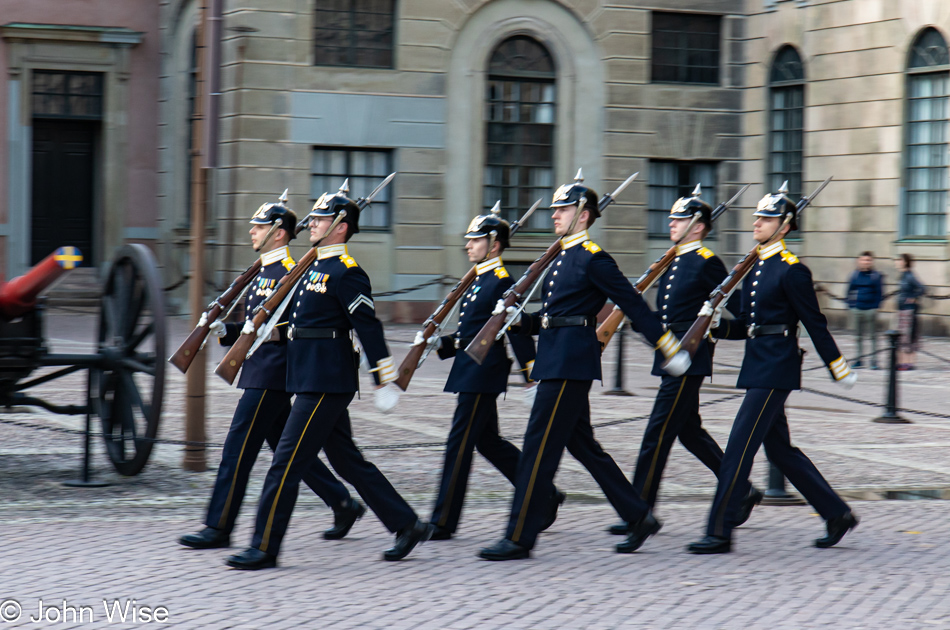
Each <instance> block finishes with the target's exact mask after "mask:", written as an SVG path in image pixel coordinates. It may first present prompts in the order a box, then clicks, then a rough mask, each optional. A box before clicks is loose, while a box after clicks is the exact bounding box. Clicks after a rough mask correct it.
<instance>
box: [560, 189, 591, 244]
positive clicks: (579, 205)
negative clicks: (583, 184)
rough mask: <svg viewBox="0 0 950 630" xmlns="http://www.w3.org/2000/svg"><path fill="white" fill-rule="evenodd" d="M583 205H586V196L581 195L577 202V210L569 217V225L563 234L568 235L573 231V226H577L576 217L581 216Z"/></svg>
mask: <svg viewBox="0 0 950 630" xmlns="http://www.w3.org/2000/svg"><path fill="white" fill-rule="evenodd" d="M585 205H587V197H581V200H580V201H578V202H577V210H576V211H575V212H574V218H573V219H571V225H570V227H568V228H567V234H565V235H564V236H570V235H572V234H573V233H574V228H576V227H577V218H578V217H580V216H581V212H582V211H583V210H584V206H585Z"/></svg>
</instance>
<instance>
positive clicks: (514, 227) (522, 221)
mask: <svg viewBox="0 0 950 630" xmlns="http://www.w3.org/2000/svg"><path fill="white" fill-rule="evenodd" d="M543 199H544V197H541V198H540V199H538V200H537V201H535V202H534V203H533V204H531V207H530V208H528V211H527V212H525V213H524V215H523V216H522V217H521V218H520V219H518V220H517V221H515V223H514V225H512V226H511V234H514V233H515V232H517V231H518V229H519V228H521V226H522V225H524V224H525V223H527V222H528V219H530V218H531V215H532V214H534V211H535V210H537V209H538V208H539V207H540V206H541V201H542V200H543Z"/></svg>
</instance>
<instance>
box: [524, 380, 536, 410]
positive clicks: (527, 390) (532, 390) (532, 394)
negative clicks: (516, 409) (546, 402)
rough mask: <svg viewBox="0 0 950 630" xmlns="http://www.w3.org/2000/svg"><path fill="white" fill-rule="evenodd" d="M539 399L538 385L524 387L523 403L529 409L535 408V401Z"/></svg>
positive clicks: (531, 384) (529, 384) (530, 384)
mask: <svg viewBox="0 0 950 630" xmlns="http://www.w3.org/2000/svg"><path fill="white" fill-rule="evenodd" d="M537 397H538V384H537V383H528V384H527V385H525V386H524V393H523V394H522V397H521V402H523V403H524V404H526V405H527V406H528V408H529V409H531V408H532V407H534V399H535V398H537Z"/></svg>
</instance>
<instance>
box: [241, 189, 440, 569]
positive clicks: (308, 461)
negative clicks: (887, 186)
mask: <svg viewBox="0 0 950 630" xmlns="http://www.w3.org/2000/svg"><path fill="white" fill-rule="evenodd" d="M344 212H345V213H346V214H345V215H344V218H343V219H342V221H341V222H340V223H339V224H338V225H336V227H335V228H334V229H333V230H332V231H331V232H330V233H329V234H327V235H326V237H325V238H323V240H322V241H321V246H320V247H319V248H318V249H317V260H316V261H314V263H313V264H312V265H311V267H310V268H309V269H308V270H307V272H306V273H305V274H304V276H303V277H302V278H301V280H300V282H299V283H298V285H297V287H295V288H294V293H292V294H291V296H292V299H291V302H290V325H289V330H288V331H287V338H288V340H289V344H288V350H287V390H288V391H291V392H293V393H295V394H296V395H297V397H296V399H295V400H294V404H293V408H292V409H291V411H290V417H289V418H288V420H287V426H286V427H285V428H284V432H283V434H282V435H281V438H280V443H279V444H278V445H277V449H276V451H275V452H274V460H273V463H272V464H271V467H270V470H268V471H267V478H266V479H265V481H264V489H263V492H262V494H261V501H260V504H259V505H258V509H257V522H256V526H255V530H254V536H253V538H252V539H251V547H250V548H248V549H246V550H245V551H244V552H242V553H240V554H237V555H234V556H231V557H230V558H229V559H228V564H229V565H230V566H232V567H235V568H238V569H252V570H253V569H264V568H268V567H273V566H276V565H277V555H278V553H279V552H280V545H281V542H282V540H283V537H284V534H285V532H286V531H287V525H288V524H289V522H290V515H291V513H292V512H293V509H294V504H295V502H296V500H297V489H298V486H299V482H300V479H301V475H302V474H303V472H304V471H306V470H307V469H308V468H309V467H310V466H311V465H312V462H313V461H314V460H315V459H316V458H317V454H318V453H319V452H320V449H326V453H327V458H328V459H329V460H330V464H331V465H332V466H333V468H334V470H336V472H337V473H338V474H339V475H340V476H341V477H343V479H344V480H346V481H347V482H349V483H350V484H351V485H353V486H354V487H355V488H356V491H357V492H359V494H360V496H361V497H363V499H364V500H365V501H366V503H367V505H369V507H370V509H372V510H373V512H375V513H376V515H377V516H378V517H379V518H380V520H381V521H382V522H383V524H384V525H385V526H386V527H387V529H389V531H391V532H394V533H395V534H396V543H395V545H394V546H393V547H392V548H390V549H387V550H386V552H385V553H384V554H383V556H384V558H385V559H386V560H400V559H402V558H404V557H405V556H406V555H408V554H409V552H410V551H412V549H413V548H414V547H415V546H416V545H417V544H418V543H420V542H422V541H424V540H427V539H428V538H429V536H431V534H432V529H431V525H429V524H428V523H424V522H423V521H420V520H419V518H418V517H417V516H416V513H415V512H414V511H413V510H412V508H411V507H409V504H408V503H406V501H405V500H404V499H403V498H402V497H401V496H399V493H397V492H396V490H395V488H393V487H392V485H391V484H390V483H389V481H388V480H387V479H386V477H384V476H383V474H382V473H381V472H380V471H379V469H377V468H376V466H374V465H373V464H372V463H370V462H368V461H366V460H365V459H363V455H362V454H361V453H360V451H359V449H358V448H357V447H356V444H354V443H353V435H352V432H351V429H350V418H349V415H348V414H347V413H346V409H347V406H348V405H349V404H350V401H351V400H353V396H354V395H355V394H356V392H357V390H358V388H359V383H358V381H359V378H358V376H359V375H358V367H359V360H358V357H357V354H356V353H355V352H354V349H353V341H352V338H351V333H352V332H353V331H355V332H356V334H357V335H358V336H359V340H360V343H361V344H362V346H363V348H364V349H365V352H366V355H367V357H368V360H369V362H370V364H372V365H375V367H374V368H373V369H372V370H371V372H372V373H373V376H374V378H375V380H376V383H377V389H376V392H375V396H376V407H377V408H378V409H380V410H381V411H389V410H391V409H392V407H394V406H395V404H396V402H397V401H398V398H399V394H398V393H397V390H396V387H395V386H394V385H393V384H392V383H391V381H392V380H394V379H395V377H396V367H395V364H394V363H393V358H392V356H390V354H389V349H388V348H387V346H386V340H385V338H384V337H383V326H382V324H380V322H379V320H378V319H377V318H376V310H375V304H374V303H373V299H372V297H371V296H372V287H371V286H370V282H369V277H368V276H367V275H366V272H365V271H363V270H362V269H361V268H360V266H359V265H358V264H357V262H356V261H355V260H354V259H353V258H352V257H351V256H350V255H349V252H348V251H347V247H346V241H347V240H349V238H350V237H351V236H352V235H353V234H354V233H356V232H358V231H359V206H357V205H356V204H355V203H354V202H353V201H352V200H351V199H349V198H347V197H346V196H345V195H344V194H343V193H342V191H341V192H340V193H337V194H335V195H330V194H329V193H328V194H324V195H323V196H321V197H320V199H318V200H317V202H316V203H315V204H314V207H313V211H312V212H311V214H310V216H311V217H312V219H311V221H310V241H311V242H313V243H316V242H317V241H320V239H321V237H323V235H324V234H325V233H326V231H327V230H328V229H329V228H330V226H331V225H332V222H333V220H334V218H335V217H336V216H337V215H338V214H341V213H344Z"/></svg>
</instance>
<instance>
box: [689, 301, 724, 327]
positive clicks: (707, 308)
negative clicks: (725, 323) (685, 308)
mask: <svg viewBox="0 0 950 630" xmlns="http://www.w3.org/2000/svg"><path fill="white" fill-rule="evenodd" d="M724 305H725V302H721V303H720V304H719V306H717V307H716V308H715V309H713V307H712V305H711V304H710V303H709V302H705V303H704V304H703V307H702V308H701V309H699V313H698V314H697V315H696V317H709V316H712V322H710V324H709V330H713V329H714V328H719V322H721V321H722V307H723V306H724Z"/></svg>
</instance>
